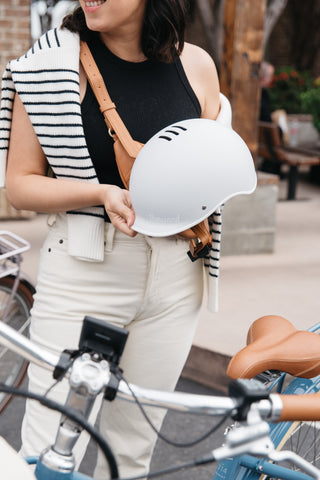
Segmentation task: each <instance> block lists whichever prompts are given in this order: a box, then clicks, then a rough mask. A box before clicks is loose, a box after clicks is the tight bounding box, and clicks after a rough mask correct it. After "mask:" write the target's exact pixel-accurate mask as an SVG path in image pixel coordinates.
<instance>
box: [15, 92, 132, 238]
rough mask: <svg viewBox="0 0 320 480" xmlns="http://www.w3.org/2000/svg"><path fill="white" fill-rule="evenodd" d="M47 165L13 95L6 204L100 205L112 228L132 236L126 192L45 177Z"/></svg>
mask: <svg viewBox="0 0 320 480" xmlns="http://www.w3.org/2000/svg"><path fill="white" fill-rule="evenodd" d="M47 168H48V163H47V159H46V157H45V155H44V153H43V150H42V148H41V145H40V143H39V141H38V138H37V136H36V134H35V131H34V129H33V126H32V124H31V121H30V119H29V117H28V114H27V112H26V110H25V108H24V105H23V104H22V102H21V100H20V98H19V96H18V95H16V96H15V100H14V107H13V117H12V128H11V135H10V147H9V153H8V167H7V176H6V188H7V195H8V199H9V201H10V203H12V205H13V206H14V207H16V208H18V209H24V210H34V211H36V212H48V213H49V212H65V211H68V210H75V209H79V208H85V207H92V206H96V205H104V206H105V209H106V211H107V213H108V215H109V217H110V220H111V221H112V223H113V224H114V226H115V227H116V228H118V229H119V230H121V231H122V232H124V233H126V234H127V235H130V236H133V235H135V232H134V231H133V230H132V229H131V228H130V226H131V225H132V224H133V222H134V213H133V210H132V207H131V202H130V196H129V192H127V191H126V190H123V189H121V188H119V187H117V186H115V185H102V184H92V183H88V182H77V181H68V180H60V179H55V178H48V177H47V176H46V172H47Z"/></svg>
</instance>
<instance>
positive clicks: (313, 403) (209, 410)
mask: <svg viewBox="0 0 320 480" xmlns="http://www.w3.org/2000/svg"><path fill="white" fill-rule="evenodd" d="M0 337H1V342H0V343H2V344H4V345H5V346H6V347H8V348H10V349H11V350H13V351H14V352H16V353H17V354H19V355H21V356H23V357H24V358H26V359H27V360H29V361H31V362H33V363H35V364H37V365H39V366H41V367H44V368H46V369H47V370H51V371H52V370H54V369H55V368H56V366H57V365H58V363H59V359H60V357H59V356H58V355H56V354H53V353H51V352H49V351H47V350H45V349H44V348H42V347H40V346H39V345H36V344H35V343H34V342H32V341H31V340H29V339H27V338H25V337H24V336H23V335H21V334H20V333H18V332H16V331H15V330H14V329H13V328H11V327H9V326H8V325H6V324H4V323H3V322H0ZM132 392H133V394H134V395H135V396H136V397H137V398H138V399H139V401H140V402H141V403H143V404H144V405H150V406H157V407H160V408H168V409H172V410H177V411H181V412H189V413H200V414H206V415H216V416H218V415H226V414H231V413H232V412H233V411H235V410H236V409H237V408H238V407H239V404H240V401H239V399H237V398H232V397H222V396H219V397H218V396H211V395H210V396H209V395H195V394H188V393H182V392H163V391H158V390H151V389H145V388H141V387H138V386H136V385H132V384H127V383H126V382H125V381H124V380H121V381H120V383H119V389H118V393H117V395H118V397H120V398H122V399H125V400H129V401H132ZM256 405H257V408H258V410H259V413H260V415H261V416H262V417H263V418H265V419H266V420H269V421H276V422H278V421H295V420H297V421H309V420H318V421H320V393H314V394H306V395H281V394H273V393H272V394H271V395H270V396H269V399H267V400H260V401H258V402H257V403H256Z"/></svg>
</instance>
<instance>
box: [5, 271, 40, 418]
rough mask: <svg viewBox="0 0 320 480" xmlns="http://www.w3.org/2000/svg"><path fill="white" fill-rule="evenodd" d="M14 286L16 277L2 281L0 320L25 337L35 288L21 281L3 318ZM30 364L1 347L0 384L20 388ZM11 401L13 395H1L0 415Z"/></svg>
mask: <svg viewBox="0 0 320 480" xmlns="http://www.w3.org/2000/svg"><path fill="white" fill-rule="evenodd" d="M13 284H14V277H10V276H9V277H4V278H1V279H0V320H1V321H5V323H7V324H8V325H9V326H10V327H12V328H14V329H15V330H17V331H19V332H20V333H21V334H23V335H28V330H29V328H28V327H29V314H30V309H31V307H32V304H33V293H34V288H33V287H32V285H30V284H28V283H27V282H25V283H24V282H23V281H20V283H19V285H18V288H17V291H16V293H15V296H14V298H13V299H12V301H11V304H10V308H9V311H8V312H7V315H6V318H5V319H4V318H3V314H4V312H5V309H6V306H7V304H8V300H9V298H10V293H11V291H12V287H13ZM27 366H28V362H27V361H26V360H24V359H23V358H22V357H21V356H19V355H17V354H15V353H14V352H11V351H10V350H9V349H8V348H6V347H3V346H2V345H0V382H2V383H5V384H6V385H9V386H12V387H17V386H19V385H20V384H21V383H22V381H23V378H24V376H25V374H26V371H27ZM10 400H11V395H8V394H6V393H0V413H2V412H3V410H4V409H5V408H6V406H7V405H8V403H9V402H10Z"/></svg>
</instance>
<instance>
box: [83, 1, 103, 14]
mask: <svg viewBox="0 0 320 480" xmlns="http://www.w3.org/2000/svg"><path fill="white" fill-rule="evenodd" d="M104 3H106V0H94V1H86V2H84V11H85V13H94V12H95V11H97V10H98V9H99V8H100V7H101V5H103V4H104Z"/></svg>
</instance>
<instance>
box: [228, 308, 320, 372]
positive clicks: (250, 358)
mask: <svg viewBox="0 0 320 480" xmlns="http://www.w3.org/2000/svg"><path fill="white" fill-rule="evenodd" d="M266 370H281V371H283V372H287V373H290V374H291V375H294V376H295V377H304V378H312V377H315V376H316V375H319V374H320V336H319V335H317V334H316V333H313V332H307V331H304V330H297V329H296V328H295V327H294V326H293V325H292V323H290V322H289V321H288V320H286V319H285V318H283V317H280V316H277V315H268V316H265V317H261V318H258V320H256V321H255V322H253V324H252V325H251V327H250V329H249V331H248V336H247V346H246V347H244V348H243V349H242V350H240V352H238V353H237V354H236V355H235V356H234V357H233V358H232V359H231V361H230V363H229V365H228V368H227V375H228V376H229V377H231V378H252V377H255V376H256V375H258V374H259V373H262V372H264V371H266Z"/></svg>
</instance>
